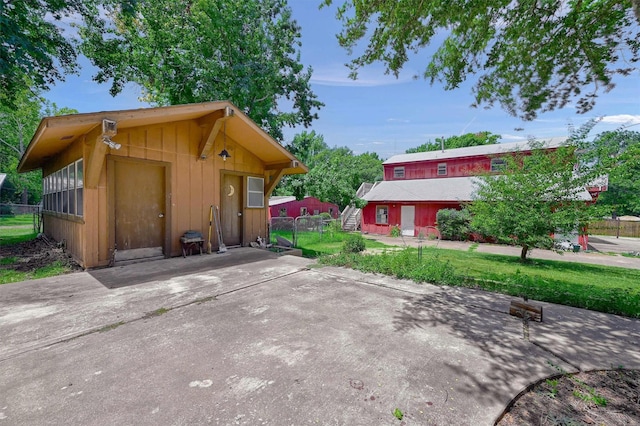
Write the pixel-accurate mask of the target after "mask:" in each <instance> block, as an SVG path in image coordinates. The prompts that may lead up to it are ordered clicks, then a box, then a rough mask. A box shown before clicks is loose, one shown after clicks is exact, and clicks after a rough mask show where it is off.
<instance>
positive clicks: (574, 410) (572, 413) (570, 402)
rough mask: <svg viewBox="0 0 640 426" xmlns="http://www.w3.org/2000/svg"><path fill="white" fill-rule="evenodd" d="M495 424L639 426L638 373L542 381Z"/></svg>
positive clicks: (581, 375) (616, 372)
mask: <svg viewBox="0 0 640 426" xmlns="http://www.w3.org/2000/svg"><path fill="white" fill-rule="evenodd" d="M497 425H499V426H512V425H566V426H569V425H607V426H616V425H621V426H622V425H640V371H638V370H622V369H621V370H608V371H594V372H588V373H579V374H574V375H565V376H561V377H559V378H554V379H547V380H544V381H542V382H541V383H539V384H537V385H536V386H534V387H533V388H532V389H531V390H529V391H528V392H526V393H524V394H523V395H521V396H520V397H519V398H518V399H517V400H516V401H515V403H514V404H513V406H512V407H511V408H510V410H509V411H508V412H507V413H506V414H505V415H504V416H503V418H502V419H501V420H500V421H499V422H498V423H497Z"/></svg>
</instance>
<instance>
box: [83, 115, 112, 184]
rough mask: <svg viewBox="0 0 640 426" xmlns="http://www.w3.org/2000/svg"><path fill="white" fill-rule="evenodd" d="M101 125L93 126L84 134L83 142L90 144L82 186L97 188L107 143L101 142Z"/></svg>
mask: <svg viewBox="0 0 640 426" xmlns="http://www.w3.org/2000/svg"><path fill="white" fill-rule="evenodd" d="M102 138H103V136H102V125H99V126H95V127H94V128H93V129H92V130H91V131H90V132H89V133H87V134H86V136H85V143H86V144H88V145H89V146H90V148H89V149H90V151H89V155H88V156H87V157H88V160H89V161H88V162H87V164H86V165H85V170H84V186H85V187H86V188H97V187H98V183H99V182H100V174H101V173H102V166H103V165H104V159H105V157H106V155H107V149H109V147H108V146H107V144H105V143H102Z"/></svg>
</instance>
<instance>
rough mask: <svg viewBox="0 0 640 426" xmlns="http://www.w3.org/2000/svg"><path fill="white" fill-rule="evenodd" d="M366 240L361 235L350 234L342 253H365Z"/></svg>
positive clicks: (343, 245)
mask: <svg viewBox="0 0 640 426" xmlns="http://www.w3.org/2000/svg"><path fill="white" fill-rule="evenodd" d="M364 248H365V247H364V238H362V235H360V234H349V235H348V236H347V239H346V240H345V241H344V243H343V244H342V253H360V252H361V251H364Z"/></svg>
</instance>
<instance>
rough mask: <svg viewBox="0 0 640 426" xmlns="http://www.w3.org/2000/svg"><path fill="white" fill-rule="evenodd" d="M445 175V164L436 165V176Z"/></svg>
mask: <svg viewBox="0 0 640 426" xmlns="http://www.w3.org/2000/svg"><path fill="white" fill-rule="evenodd" d="M446 175H447V163H438V176H446Z"/></svg>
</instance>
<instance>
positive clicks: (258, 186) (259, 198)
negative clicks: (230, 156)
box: [247, 176, 264, 209]
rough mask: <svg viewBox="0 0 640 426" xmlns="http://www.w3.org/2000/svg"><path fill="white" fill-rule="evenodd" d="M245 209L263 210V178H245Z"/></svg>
mask: <svg viewBox="0 0 640 426" xmlns="http://www.w3.org/2000/svg"><path fill="white" fill-rule="evenodd" d="M247 208H256V209H258V208H260V209H261V208H264V178H257V177H251V176H247Z"/></svg>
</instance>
